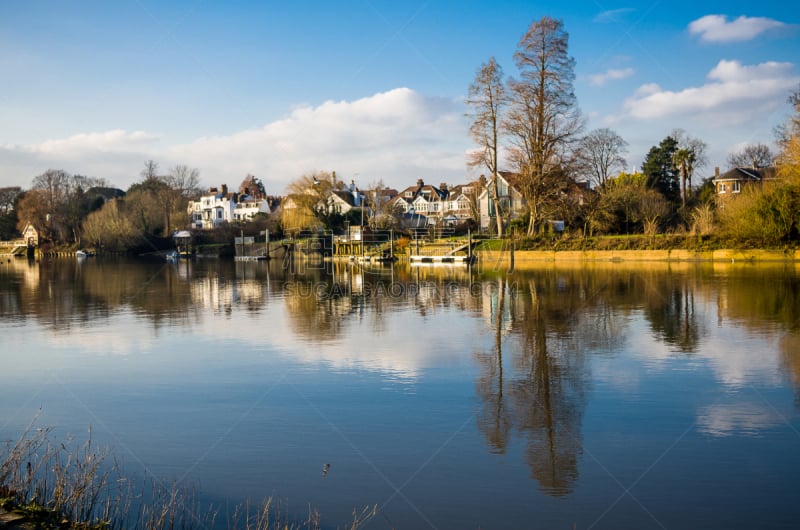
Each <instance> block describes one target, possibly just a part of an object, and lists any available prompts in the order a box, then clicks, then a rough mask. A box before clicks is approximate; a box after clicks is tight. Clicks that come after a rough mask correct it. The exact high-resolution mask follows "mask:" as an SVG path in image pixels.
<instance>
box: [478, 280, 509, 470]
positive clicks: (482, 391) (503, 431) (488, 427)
mask: <svg viewBox="0 0 800 530" xmlns="http://www.w3.org/2000/svg"><path fill="white" fill-rule="evenodd" d="M487 285H492V287H494V286H495V285H496V289H495V288H490V289H489V290H488V292H489V293H490V295H489V296H490V304H492V306H493V310H494V319H493V324H494V349H493V351H492V352H491V353H479V354H478V356H477V357H478V363H479V366H480V370H481V373H480V375H479V377H478V380H477V382H476V384H475V390H476V392H477V394H478V397H480V398H481V400H482V407H481V409H480V411H479V412H478V427H479V429H480V431H481V432H482V433H483V435H484V437H485V438H486V442H487V443H488V444H489V447H490V449H491V451H492V452H493V453H497V454H504V453H505V452H506V447H507V444H508V440H509V435H510V432H511V421H512V420H511V413H510V411H509V410H508V406H507V405H506V402H505V399H506V396H505V381H504V380H503V335H504V333H503V331H504V324H505V323H506V321H507V319H508V317H509V315H513V313H507V312H506V302H505V299H506V290H507V289H508V285H507V282H506V281H505V280H504V279H498V280H497V281H496V283H494V284H490V283H488V282H487Z"/></svg>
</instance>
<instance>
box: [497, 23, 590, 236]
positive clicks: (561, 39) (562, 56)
mask: <svg viewBox="0 0 800 530" xmlns="http://www.w3.org/2000/svg"><path fill="white" fill-rule="evenodd" d="M568 45H569V35H568V33H567V32H566V31H565V30H564V23H563V21H561V20H556V19H553V18H550V17H542V19H541V20H538V21H535V22H533V23H532V24H531V25H530V27H529V28H528V31H527V32H526V33H525V35H523V36H522V39H521V40H520V41H519V45H518V49H517V52H516V53H515V54H514V61H515V63H516V65H517V67H518V69H519V72H520V78H519V79H512V80H511V81H510V83H509V88H510V100H511V101H510V110H509V112H508V116H507V118H506V120H505V122H504V124H505V128H506V130H507V132H508V134H509V136H510V140H511V144H512V146H511V148H510V157H511V160H512V162H513V163H514V164H515V165H516V168H517V173H518V174H519V185H520V187H521V190H520V191H521V192H522V195H523V197H524V199H525V201H526V203H527V206H528V210H529V213H530V218H529V223H528V235H533V234H534V233H535V231H536V229H537V228H538V226H539V223H541V222H542V221H544V220H545V219H547V218H548V216H549V215H551V214H552V213H553V212H554V210H555V206H556V204H557V202H558V200H559V198H560V197H562V196H563V195H564V192H565V190H566V186H567V185H568V184H569V177H570V167H569V165H570V163H571V162H572V160H571V157H572V153H573V151H574V150H573V144H574V143H575V141H576V140H577V138H578V135H579V134H580V132H581V130H582V128H583V121H582V119H581V116H580V110H579V109H578V105H577V100H576V98H575V94H574V91H573V87H572V82H573V80H574V79H575V71H574V70H575V60H574V59H573V58H572V57H570V56H569V54H568V53H567V51H568Z"/></svg>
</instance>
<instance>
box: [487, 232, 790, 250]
mask: <svg viewBox="0 0 800 530" xmlns="http://www.w3.org/2000/svg"><path fill="white" fill-rule="evenodd" d="M512 242H513V245H514V249H515V250H537V251H553V252H558V251H618V250H639V251H643V250H653V251H657V250H661V251H663V250H685V251H690V252H711V251H720V250H730V249H736V250H738V251H743V250H748V251H749V250H768V251H772V252H792V251H795V250H798V249H800V246H798V245H797V244H794V243H792V244H788V243H787V244H785V245H778V246H774V245H765V244H764V242H763V241H758V240H732V239H726V238H720V237H714V236H695V235H686V234H656V235H652V236H648V235H644V234H632V235H615V236H594V237H581V236H571V235H543V236H538V237H534V238H510V239H504V240H500V239H488V240H485V241H482V242H480V243H479V245H478V246H477V248H476V250H477V251H481V250H484V251H493V250H507V249H508V248H509V247H510V244H511V243H512Z"/></svg>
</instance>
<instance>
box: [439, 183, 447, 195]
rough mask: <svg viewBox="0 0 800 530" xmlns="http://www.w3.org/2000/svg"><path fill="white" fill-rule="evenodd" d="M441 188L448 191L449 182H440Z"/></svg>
mask: <svg viewBox="0 0 800 530" xmlns="http://www.w3.org/2000/svg"><path fill="white" fill-rule="evenodd" d="M439 189H440V190H442V191H443V192H445V193H447V182H442V183H441V184H439Z"/></svg>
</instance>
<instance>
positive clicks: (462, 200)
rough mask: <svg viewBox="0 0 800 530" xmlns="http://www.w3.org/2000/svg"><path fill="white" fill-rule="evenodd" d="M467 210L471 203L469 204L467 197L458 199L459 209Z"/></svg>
mask: <svg viewBox="0 0 800 530" xmlns="http://www.w3.org/2000/svg"><path fill="white" fill-rule="evenodd" d="M467 208H469V202H467V199H466V197H461V198H460V199H458V209H459V210H466V209H467Z"/></svg>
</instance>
